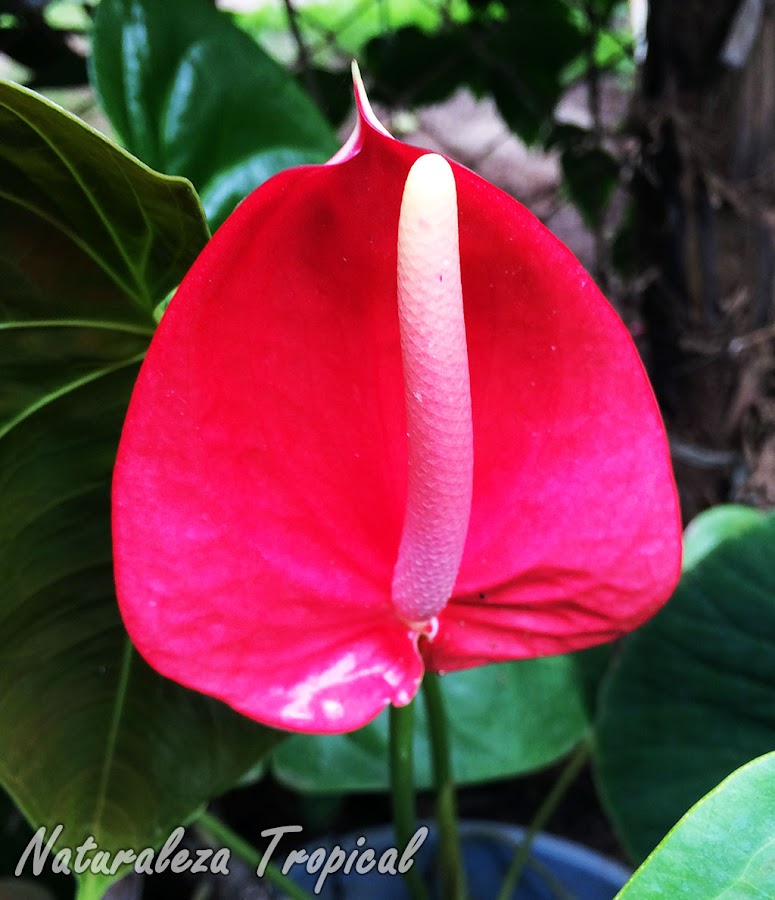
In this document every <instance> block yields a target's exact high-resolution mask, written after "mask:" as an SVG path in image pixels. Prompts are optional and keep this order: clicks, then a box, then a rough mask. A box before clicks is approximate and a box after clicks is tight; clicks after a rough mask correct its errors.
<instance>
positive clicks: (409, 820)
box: [390, 701, 428, 900]
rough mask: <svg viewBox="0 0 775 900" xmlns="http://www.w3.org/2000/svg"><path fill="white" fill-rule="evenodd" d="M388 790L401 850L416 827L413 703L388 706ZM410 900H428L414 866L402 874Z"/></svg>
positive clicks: (397, 841) (397, 842) (397, 839)
mask: <svg viewBox="0 0 775 900" xmlns="http://www.w3.org/2000/svg"><path fill="white" fill-rule="evenodd" d="M390 790H391V794H392V797H393V828H394V830H395V833H396V844H397V845H398V847H399V848H401V849H403V848H404V847H406V845H407V844H408V843H409V841H410V840H411V838H412V835H413V834H414V832H415V829H416V827H417V817H416V815H415V809H414V701H412V702H411V703H410V704H409V705H408V706H391V707H390ZM404 880H405V881H406V886H407V888H408V889H409V893H410V895H411V897H412V900H427V896H428V895H427V894H426V891H425V886H424V885H423V882H422V878H421V877H420V873H419V872H418V870H417V867H416V866H412V867H411V868H410V869H409V870H408V871H407V872H404Z"/></svg>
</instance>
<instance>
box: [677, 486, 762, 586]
mask: <svg viewBox="0 0 775 900" xmlns="http://www.w3.org/2000/svg"><path fill="white" fill-rule="evenodd" d="M763 519H764V513H763V512H762V511H761V510H759V509H754V508H753V507H752V506H740V505H737V504H733V503H729V504H723V505H721V506H713V507H711V509H706V510H705V512H702V513H700V514H699V515H698V516H697V517H696V518H694V519H692V521H691V522H690V523H689V525H688V526H687V528H686V531H685V532H684V558H683V570H684V572H688V571H689V569H693V568H694V567H695V566H696V565H697V563H699V562H701V561H702V560H703V559H704V558H705V557H706V556H707V555H708V554H709V553H710V552H711V551H713V550H715V549H716V547H718V545H719V544H720V543H722V541H725V540H727V539H728V538H731V537H735V536H736V535H740V534H745V532H746V531H748V529H749V528H753V527H755V526H756V525H759V524H761V522H762V520H763Z"/></svg>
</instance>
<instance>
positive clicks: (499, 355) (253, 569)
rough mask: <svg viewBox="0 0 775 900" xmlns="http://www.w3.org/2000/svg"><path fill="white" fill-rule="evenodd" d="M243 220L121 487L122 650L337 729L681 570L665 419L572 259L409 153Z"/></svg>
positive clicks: (148, 366)
mask: <svg viewBox="0 0 775 900" xmlns="http://www.w3.org/2000/svg"><path fill="white" fill-rule="evenodd" d="M356 99H357V104H358V114H359V118H358V123H357V126H356V128H355V132H354V134H353V136H352V137H351V138H350V140H349V141H348V142H347V144H346V145H345V146H344V147H343V148H342V150H341V151H340V152H339V153H337V155H336V156H335V157H334V158H333V159H332V160H331V161H330V162H329V163H328V164H326V165H319V166H304V167H300V168H296V169H291V170H289V171H286V172H282V173H280V174H279V175H277V176H275V177H274V178H272V179H271V180H270V181H268V182H267V183H265V184H264V185H262V186H261V187H260V188H259V189H258V190H257V191H255V193H253V194H252V195H251V196H250V197H249V198H248V199H247V200H245V201H244V202H243V203H242V204H241V205H240V206H239V207H238V209H237V210H236V211H235V212H234V213H233V215H232V216H231V217H230V218H229V219H228V220H227V221H226V223H225V224H224V225H223V226H222V227H221V229H220V230H219V231H218V232H217V233H216V235H215V236H214V237H213V239H212V241H211V242H210V244H209V245H208V246H207V247H206V248H205V250H204V252H203V253H202V254H201V256H200V257H199V259H198V260H197V261H196V263H195V264H194V266H193V267H192V269H191V271H190V272H189V273H188V275H187V277H186V279H185V280H184V282H183V284H182V285H181V287H180V289H179V290H178V292H177V294H176V296H175V297H174V298H173V300H172V302H171V304H170V306H169V308H168V309H167V312H166V313H165V315H164V317H163V319H162V321H161V324H160V326H159V328H158V331H157V334H156V336H155V337H154V339H153V342H152V344H151V347H150V350H149V352H148V355H147V358H146V360H145V363H144V365H143V367H142V370H141V373H140V376H139V379H138V382H137V385H136V388H135V391H134V394H133V396H132V400H131V404H130V408H129V412H128V415H127V419H126V424H125V427H124V432H123V435H122V439H121V445H120V448H119V453H118V459H117V464H116V470H115V479H114V545H115V565H116V583H117V589H118V598H119V603H120V607H121V612H122V615H123V618H124V621H125V623H126V627H127V629H128V631H129V633H130V635H131V637H132V639H133V641H134V643H135V644H136V646H137V648H138V649H139V651H140V653H141V654H142V655H143V656H144V657H145V658H146V659H147V660H148V661H149V662H150V664H151V665H153V666H154V667H155V668H156V669H157V670H158V671H160V672H161V673H163V674H164V675H167V676H169V677H170V678H173V679H175V680H176V681H178V682H180V683H182V684H184V685H188V686H189V687H192V688H195V689H197V690H200V691H203V692H206V693H208V694H211V695H214V696H216V697H219V698H221V699H222V700H224V701H226V702H227V703H229V704H231V705H232V706H233V707H234V708H235V709H237V710H239V711H241V712H243V713H245V714H246V715H248V716H251V717H253V718H255V719H257V720H259V721H262V722H265V723H268V724H270V725H274V726H278V727H281V728H285V729H289V730H296V731H306V732H321V733H324V732H342V731H348V730H351V729H354V728H357V727H359V726H361V725H363V724H364V723H366V722H368V721H370V720H371V719H372V718H374V717H375V716H376V715H377V714H378V713H379V712H380V711H381V710H382V709H383V708H384V707H385V706H386V705H387V704H389V703H393V704H397V705H401V704H405V703H407V702H409V700H410V699H411V698H412V697H413V695H414V694H415V692H416V690H417V688H418V685H419V683H420V680H421V678H422V674H423V671H424V670H425V669H426V668H427V669H429V670H433V671H437V672H441V671H448V670H453V669H463V668H467V667H471V666H478V665H483V664H486V663H491V662H495V661H502V660H510V659H520V658H525V657H534V656H543V655H548V654H556V653H562V652H565V651H570V650H575V649H579V648H582V647H587V646H590V645H593V644H597V643H599V642H602V641H607V640H610V639H612V638H615V637H617V636H618V635H621V634H622V633H624V632H626V631H628V630H630V629H633V628H635V627H636V626H638V625H639V624H640V623H641V622H643V621H644V620H645V619H646V618H648V617H649V616H650V615H652V614H653V613H654V612H655V611H656V609H657V608H658V607H659V606H660V605H661V604H662V603H663V602H664V600H665V599H666V597H667V596H668V595H669V594H670V592H671V591H672V588H673V587H674V585H675V583H676V580H677V578H678V572H679V566H680V528H679V518H678V511H677V502H676V493H675V487H674V483H673V478H672V475H671V469H670V463H669V456H668V450H667V444H666V440H665V434H664V430H663V426H662V423H661V420H660V416H659V413H658V410H657V407H656V404H655V401H654V398H653V395H652V392H651V389H650V387H649V384H648V381H647V379H646V376H645V374H644V371H643V368H642V366H641V363H640V361H639V359H638V356H637V353H636V350H635V348H634V346H633V344H632V342H631V340H630V338H629V336H628V333H627V331H626V329H625V328H624V326H623V324H622V322H621V321H620V320H619V319H618V318H617V316H616V314H615V313H614V312H613V310H612V309H611V307H610V306H609V305H608V303H607V301H606V300H605V299H604V298H603V297H602V295H601V294H600V293H599V291H598V289H597V288H596V287H595V285H594V283H593V282H592V280H591V279H590V277H589V275H587V273H586V272H585V271H584V270H583V269H582V267H581V266H580V265H579V263H578V262H577V260H576V259H575V258H574V257H573V256H572V254H571V253H570V252H569V251H568V250H567V249H566V248H565V247H564V246H563V245H562V244H561V243H560V242H559V241H558V240H557V239H556V238H555V237H553V236H552V235H551V234H550V233H549V231H547V230H546V229H545V228H544V227H543V226H542V225H541V224H540V223H539V222H538V221H537V220H536V219H535V218H534V217H533V216H532V215H531V214H530V213H529V212H528V211H527V210H526V209H525V208H524V207H522V206H521V205H520V204H519V203H517V202H516V201H515V200H513V199H512V198H511V197H509V196H507V195H506V194H504V193H502V192H501V191H500V190H498V189H497V188H495V187H493V186H492V185H490V184H488V183H487V182H485V181H483V180H482V179H481V178H480V177H478V176H477V175H475V174H474V173H473V172H470V171H469V170H467V169H465V168H464V167H462V166H460V165H457V164H456V163H454V162H447V161H445V160H444V159H443V158H442V157H440V156H437V155H435V154H427V153H425V152H424V151H422V150H419V149H417V148H414V147H410V146H407V145H406V144H403V143H401V142H399V141H397V140H394V139H393V138H391V137H390V135H389V134H388V133H387V132H386V131H385V130H384V128H383V127H382V126H381V125H380V124H379V122H378V121H377V120H376V118H375V117H374V115H373V113H372V111H371V110H370V107H369V105H368V101H367V99H366V96H365V93H364V91H363V89H362V86H361V84H360V81H359V79H356Z"/></svg>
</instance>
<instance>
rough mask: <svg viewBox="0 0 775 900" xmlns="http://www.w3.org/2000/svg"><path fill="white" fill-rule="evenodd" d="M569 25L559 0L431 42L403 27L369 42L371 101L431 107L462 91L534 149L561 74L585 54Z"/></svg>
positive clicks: (462, 26)
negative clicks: (487, 99) (486, 100)
mask: <svg viewBox="0 0 775 900" xmlns="http://www.w3.org/2000/svg"><path fill="white" fill-rule="evenodd" d="M493 6H495V5H494V4H493ZM575 18H576V17H574V15H573V14H572V10H570V9H569V8H568V6H567V5H566V4H565V3H564V2H563V0H542V2H541V3H529V2H519V3H510V4H508V5H505V6H504V7H503V8H502V9H501V10H500V11H499V13H498V14H494V13H490V12H489V11H484V12H482V13H481V14H480V15H478V16H477V18H476V20H474V21H472V22H466V23H455V22H448V23H446V25H445V27H443V28H441V29H439V30H438V31H437V32H435V33H433V34H426V33H425V32H423V31H421V30H420V29H419V28H416V27H411V26H410V27H406V28H401V29H398V30H396V31H394V32H391V33H390V34H386V35H384V36H382V37H380V38H375V39H374V40H372V41H370V42H369V44H368V46H367V49H366V66H365V70H366V72H367V73H368V75H370V76H371V77H372V78H373V79H374V82H375V84H374V90H373V96H374V99H382V100H386V101H388V102H391V103H395V102H396V100H398V101H399V102H401V103H402V104H407V103H409V104H416V105H422V104H428V103H436V102H438V101H440V100H443V99H445V98H446V97H448V96H450V94H452V92H453V91H455V90H456V89H457V88H459V87H461V86H463V85H467V86H468V87H469V88H470V89H471V90H472V91H473V92H474V93H475V94H477V95H479V96H481V95H488V96H491V97H492V98H493V99H494V100H495V103H496V104H497V106H498V110H499V112H500V114H501V115H502V116H503V118H504V120H505V121H506V124H507V125H508V126H509V127H510V128H511V129H512V131H514V132H515V133H516V134H518V135H519V136H520V137H521V138H522V139H523V140H524V141H525V142H527V143H534V142H535V141H536V140H538V138H539V137H542V136H544V133H545V132H546V130H547V129H548V127H549V123H550V122H551V118H552V110H553V109H554V106H555V104H556V103H557V101H558V100H559V98H560V95H561V94H562V91H563V89H564V87H565V84H564V81H563V77H562V75H563V70H564V69H565V67H566V66H567V65H568V64H569V63H570V62H571V60H573V59H574V58H575V57H577V56H578V55H579V54H580V53H581V52H582V51H583V50H584V47H585V36H584V33H583V29H582V27H581V25H580V24H579V23H578V22H577V21H575Z"/></svg>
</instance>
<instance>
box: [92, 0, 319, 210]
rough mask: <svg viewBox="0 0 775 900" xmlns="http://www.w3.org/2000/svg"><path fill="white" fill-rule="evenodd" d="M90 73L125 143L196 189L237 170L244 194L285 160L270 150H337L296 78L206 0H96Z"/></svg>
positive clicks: (308, 153) (310, 154)
mask: <svg viewBox="0 0 775 900" xmlns="http://www.w3.org/2000/svg"><path fill="white" fill-rule="evenodd" d="M92 79H93V81H94V84H95V87H96V89H97V93H98V95H99V97H100V100H101V102H102V104H103V106H104V108H105V110H106V112H107V114H108V116H109V117H110V119H111V122H112V124H113V126H114V128H115V129H116V131H117V132H118V134H119V135H120V137H121V139H122V140H123V141H124V143H125V144H126V146H127V147H128V148H129V149H130V150H131V151H132V152H133V153H136V154H137V155H138V156H139V157H140V158H141V159H143V160H144V161H145V162H147V163H148V164H149V165H152V166H154V167H155V168H157V169H159V170H160V171H163V172H167V173H168V174H171V175H184V176H185V177H187V178H190V179H191V181H192V182H193V183H194V185H195V186H196V188H197V189H198V190H199V191H200V192H202V193H205V192H208V191H212V190H214V188H213V187H212V185H213V183H214V182H215V181H216V180H219V179H222V178H223V177H224V173H226V172H229V173H231V174H232V179H233V176H234V173H235V170H237V169H239V168H240V167H243V166H244V167H245V173H244V174H243V177H242V181H243V185H242V186H243V187H244V188H246V189H247V190H252V188H254V187H256V185H257V184H258V183H260V180H265V179H266V178H267V177H269V175H272V174H274V173H275V172H276V171H279V169H280V168H283V167H284V166H285V165H287V161H286V159H285V158H284V155H283V154H282V153H279V154H278V153H277V152H276V151H278V150H285V149H288V148H290V149H291V150H294V151H296V152H297V153H299V154H302V156H303V159H304V161H305V162H311V161H314V162H323V161H324V160H325V159H326V158H327V157H328V156H330V155H331V153H332V152H333V151H334V150H335V149H336V140H335V136H334V134H333V132H332V130H331V128H330V127H329V125H328V124H327V123H326V121H325V120H324V118H323V116H322V115H321V113H320V112H319V111H318V109H317V108H316V107H315V105H314V104H313V103H312V101H311V100H310V99H309V98H308V97H307V95H306V94H305V93H304V92H303V91H302V90H301V88H299V87H298V85H297V84H296V83H295V81H293V79H292V78H291V77H290V76H289V75H288V74H287V73H286V72H285V71H283V70H282V69H281V68H280V67H279V66H278V65H277V64H276V63H275V62H274V61H273V60H272V59H271V58H270V57H269V56H267V54H266V53H265V52H264V51H263V50H262V49H261V48H260V47H259V46H258V44H256V43H255V42H254V41H253V40H252V39H251V38H250V37H248V35H247V34H245V33H244V32H243V31H241V30H240V29H239V28H237V26H236V25H234V24H233V22H232V21H231V20H230V19H229V18H228V17H227V16H226V15H225V14H223V13H220V12H219V11H218V10H216V9H215V8H214V6H213V4H212V3H209V2H208V0H164V2H163V3H159V2H158V0H103V2H101V3H100V5H99V8H98V10H97V15H96V20H95V24H94V34H93V55H92ZM271 151H275V155H274V157H273V155H272V152H271ZM259 155H261V156H262V164H261V165H258V166H257V165H256V163H255V159H256V157H257V156H259ZM275 157H276V158H275ZM297 161H298V160H294V163H295V162H297ZM270 163H274V166H271V165H270ZM246 192H247V191H246ZM221 218H222V215H221Z"/></svg>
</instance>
